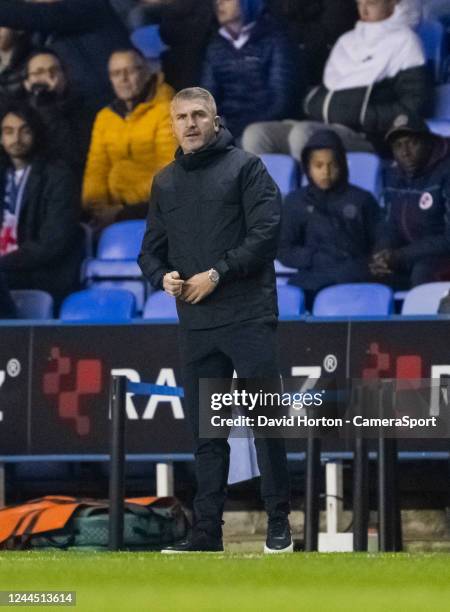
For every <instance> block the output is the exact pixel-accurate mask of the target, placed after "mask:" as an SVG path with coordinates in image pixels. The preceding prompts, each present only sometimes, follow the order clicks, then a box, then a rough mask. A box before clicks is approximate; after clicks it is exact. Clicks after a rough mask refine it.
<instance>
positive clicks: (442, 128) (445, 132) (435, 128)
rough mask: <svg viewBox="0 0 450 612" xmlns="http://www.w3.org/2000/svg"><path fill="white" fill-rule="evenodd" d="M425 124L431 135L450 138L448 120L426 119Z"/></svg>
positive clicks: (449, 122) (449, 123)
mask: <svg viewBox="0 0 450 612" xmlns="http://www.w3.org/2000/svg"><path fill="white" fill-rule="evenodd" d="M427 124H428V127H429V128H430V130H431V131H432V132H433V134H439V136H445V137H447V138H448V137H449V136H450V119H448V120H447V119H427Z"/></svg>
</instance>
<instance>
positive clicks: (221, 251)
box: [139, 88, 292, 552]
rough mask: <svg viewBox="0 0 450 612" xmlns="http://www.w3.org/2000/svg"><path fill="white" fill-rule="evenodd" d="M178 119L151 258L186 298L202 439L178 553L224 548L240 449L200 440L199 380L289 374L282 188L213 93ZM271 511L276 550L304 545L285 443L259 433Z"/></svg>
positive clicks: (192, 412) (143, 260) (187, 100)
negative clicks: (283, 324) (231, 128)
mask: <svg viewBox="0 0 450 612" xmlns="http://www.w3.org/2000/svg"><path fill="white" fill-rule="evenodd" d="M172 121H173V127H174V132H175V135H176V137H177V139H178V141H179V143H180V149H178V151H177V155H176V159H175V161H174V162H173V163H171V164H170V165H169V166H167V167H166V168H165V169H164V170H162V172H161V173H160V174H159V175H157V176H156V178H155V180H154V183H153V188H152V194H151V200H150V210H149V217H148V228H147V232H146V234H145V236H144V240H143V244H142V250H141V254H140V257H139V263H140V266H141V268H142V270H143V272H144V274H145V276H146V277H147V278H148V279H149V280H150V282H151V283H152V284H153V286H154V287H156V288H160V289H161V288H163V289H164V290H165V291H166V292H167V293H168V294H169V295H172V296H174V297H176V298H177V309H178V314H179V318H180V346H181V361H182V368H183V380H184V386H185V405H186V409H187V413H188V416H189V418H190V420H191V424H192V428H193V433H194V438H195V459H196V473H197V495H196V498H195V502H194V512H195V526H194V530H193V534H192V537H191V539H190V540H189V541H187V542H183V543H180V544H179V545H176V546H175V547H174V548H172V549H170V550H169V549H168V551H167V552H174V551H175V552H187V551H198V550H205V551H206V550H216V551H217V550H223V546H222V529H221V520H222V512H223V506H224V503H225V495H226V483H227V475H228V468H229V454H230V448H229V445H228V442H227V440H226V439H224V438H222V439H219V438H214V439H204V438H199V403H198V402H199V379H200V378H225V379H226V378H231V376H232V374H233V370H234V369H235V370H236V371H237V374H238V376H239V377H241V378H256V377H257V378H271V379H277V378H279V369H278V364H277V357H276V333H275V331H276V323H277V314H278V311H277V296H276V286H275V272H274V266H273V260H274V257H275V254H276V246H277V239H278V232H279V223H280V203H281V200H280V194H279V191H278V189H277V187H276V186H275V184H274V182H273V181H272V179H271V178H270V177H269V175H268V173H267V171H266V170H265V168H264V166H263V164H262V162H261V161H260V160H259V159H258V158H256V157H254V156H252V155H249V154H247V153H245V152H243V151H241V150H240V149H237V148H236V147H235V146H234V145H233V139H232V136H231V134H230V133H229V132H228V131H227V130H225V129H223V128H221V127H220V124H219V118H218V117H217V110H216V104H215V101H214V99H213V98H212V96H211V95H210V94H209V92H207V91H206V90H203V89H200V88H193V89H187V90H182V91H181V92H180V93H179V94H177V96H176V97H175V98H174V101H173V105H172ZM255 444H256V450H257V455H258V464H259V468H260V471H261V493H262V497H263V499H264V503H265V508H266V511H267V513H268V517H269V525H268V534H267V542H266V548H265V550H266V552H280V551H285V552H290V551H292V538H291V533H290V528H289V522H288V513H289V478H288V469H287V460H286V453H285V446H284V441H283V440H281V439H263V438H257V439H256V440H255Z"/></svg>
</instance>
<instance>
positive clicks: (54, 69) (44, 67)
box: [24, 53, 67, 95]
mask: <svg viewBox="0 0 450 612" xmlns="http://www.w3.org/2000/svg"><path fill="white" fill-rule="evenodd" d="M24 85H25V89H26V90H27V91H31V90H32V89H33V87H34V86H36V85H44V86H45V87H47V89H48V90H49V91H52V92H54V93H55V94H58V95H62V94H63V93H64V90H65V89H66V86H67V79H66V75H65V74H64V70H63V68H62V66H61V64H60V62H59V61H58V59H57V58H56V57H55V56H54V55H51V54H47V53H39V55H35V56H34V57H32V58H31V59H30V61H29V62H28V66H27V78H26V80H25V82H24Z"/></svg>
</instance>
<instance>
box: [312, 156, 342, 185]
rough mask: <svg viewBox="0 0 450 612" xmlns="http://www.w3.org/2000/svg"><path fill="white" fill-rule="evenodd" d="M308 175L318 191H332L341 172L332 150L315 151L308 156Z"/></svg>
mask: <svg viewBox="0 0 450 612" xmlns="http://www.w3.org/2000/svg"><path fill="white" fill-rule="evenodd" d="M308 173H309V176H310V178H311V180H312V181H313V183H314V184H315V185H316V186H317V187H319V189H323V190H325V191H326V190H328V189H332V188H333V187H334V186H335V185H336V183H337V182H338V181H339V178H340V176H341V170H340V168H339V164H338V163H337V161H336V156H335V154H334V151H333V150H332V149H317V150H315V151H312V152H311V154H310V156H309V162H308Z"/></svg>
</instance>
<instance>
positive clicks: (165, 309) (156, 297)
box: [142, 291, 178, 321]
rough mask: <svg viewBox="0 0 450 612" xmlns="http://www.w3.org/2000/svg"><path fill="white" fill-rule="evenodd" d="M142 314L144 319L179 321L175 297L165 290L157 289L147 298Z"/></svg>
mask: <svg viewBox="0 0 450 612" xmlns="http://www.w3.org/2000/svg"><path fill="white" fill-rule="evenodd" d="M142 316H143V318H144V319H164V320H167V321H178V313H177V307H176V303H175V298H173V297H171V296H170V295H167V293H165V292H164V291H156V292H155V293H153V294H152V295H151V296H150V297H149V298H148V299H147V301H146V303H145V307H144V313H143V315H142Z"/></svg>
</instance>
